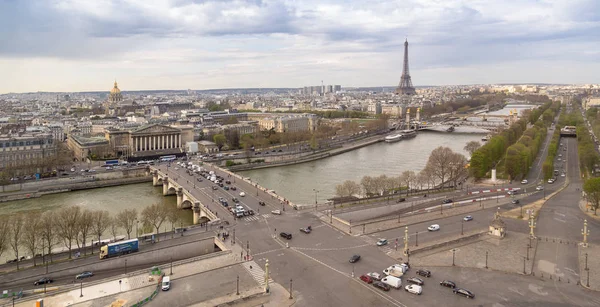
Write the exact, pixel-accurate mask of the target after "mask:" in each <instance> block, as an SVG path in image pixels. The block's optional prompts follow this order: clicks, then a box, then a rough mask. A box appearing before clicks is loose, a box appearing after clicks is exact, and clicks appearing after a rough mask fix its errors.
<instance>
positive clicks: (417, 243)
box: [415, 231, 419, 246]
mask: <svg viewBox="0 0 600 307" xmlns="http://www.w3.org/2000/svg"><path fill="white" fill-rule="evenodd" d="M415 240H416V242H415V243H416V244H415V246H419V232H418V231H417V233H416V235H415Z"/></svg>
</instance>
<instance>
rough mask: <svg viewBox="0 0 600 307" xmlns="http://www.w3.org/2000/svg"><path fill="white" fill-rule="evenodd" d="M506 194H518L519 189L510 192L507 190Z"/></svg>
mask: <svg viewBox="0 0 600 307" xmlns="http://www.w3.org/2000/svg"><path fill="white" fill-rule="evenodd" d="M506 194H508V195H517V194H519V191H517V190H512V191H508V192H506Z"/></svg>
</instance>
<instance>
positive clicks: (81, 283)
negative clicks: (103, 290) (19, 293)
mask: <svg viewBox="0 0 600 307" xmlns="http://www.w3.org/2000/svg"><path fill="white" fill-rule="evenodd" d="M79 297H83V280H80V284H79ZM13 302H14V301H13Z"/></svg>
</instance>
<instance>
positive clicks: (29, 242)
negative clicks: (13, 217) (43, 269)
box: [22, 212, 42, 266]
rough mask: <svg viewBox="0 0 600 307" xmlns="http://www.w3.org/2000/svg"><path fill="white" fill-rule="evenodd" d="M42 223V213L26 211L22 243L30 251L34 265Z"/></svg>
mask: <svg viewBox="0 0 600 307" xmlns="http://www.w3.org/2000/svg"><path fill="white" fill-rule="evenodd" d="M41 223H42V214H41V213H40V212H31V213H27V223H24V224H23V225H24V226H23V238H22V239H23V245H24V246H25V248H27V250H28V251H29V252H30V253H31V257H33V266H36V265H37V264H36V262H35V254H36V252H37V250H38V249H39V248H40V246H39V244H40V243H41V240H42V236H41V233H40V225H41Z"/></svg>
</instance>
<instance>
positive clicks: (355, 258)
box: [349, 255, 360, 263]
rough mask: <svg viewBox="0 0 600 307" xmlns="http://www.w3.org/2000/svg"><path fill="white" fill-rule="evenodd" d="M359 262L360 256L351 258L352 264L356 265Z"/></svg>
mask: <svg viewBox="0 0 600 307" xmlns="http://www.w3.org/2000/svg"><path fill="white" fill-rule="evenodd" d="M358 260H360V255H352V257H350V260H349V261H350V263H356V262H357V261H358Z"/></svg>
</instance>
